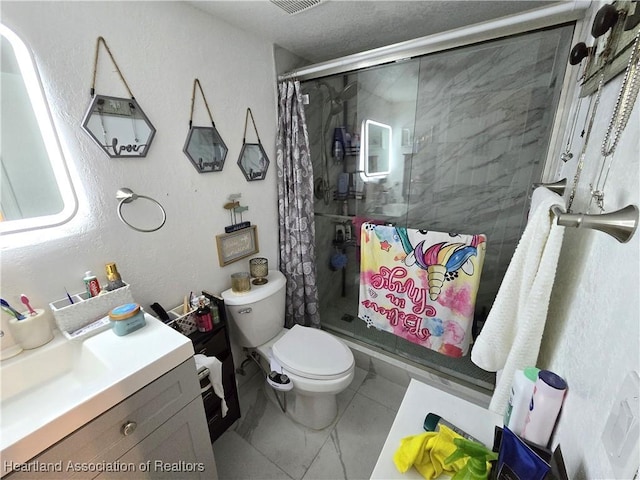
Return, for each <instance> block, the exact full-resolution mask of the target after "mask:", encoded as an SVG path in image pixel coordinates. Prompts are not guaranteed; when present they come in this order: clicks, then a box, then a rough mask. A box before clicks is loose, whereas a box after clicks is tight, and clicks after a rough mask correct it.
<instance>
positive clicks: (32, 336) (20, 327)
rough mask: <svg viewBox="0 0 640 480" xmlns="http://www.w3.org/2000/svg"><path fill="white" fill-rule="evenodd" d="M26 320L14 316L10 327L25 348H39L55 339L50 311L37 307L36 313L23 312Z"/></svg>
mask: <svg viewBox="0 0 640 480" xmlns="http://www.w3.org/2000/svg"><path fill="white" fill-rule="evenodd" d="M22 314H23V315H24V317H25V318H24V320H18V319H16V318H12V319H11V320H9V329H10V330H11V334H12V335H13V338H14V339H15V340H16V342H18V344H19V345H20V346H21V347H22V348H23V349H25V350H30V349H32V348H37V347H40V346H42V345H44V344H45V343H47V342H49V341H51V339H53V332H52V331H51V320H50V315H49V312H46V311H44V310H43V309H41V308H36V315H29V313H28V312H22Z"/></svg>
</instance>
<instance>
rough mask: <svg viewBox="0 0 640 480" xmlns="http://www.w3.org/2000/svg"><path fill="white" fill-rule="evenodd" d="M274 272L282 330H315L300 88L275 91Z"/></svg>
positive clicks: (309, 189)
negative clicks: (283, 285) (281, 289)
mask: <svg viewBox="0 0 640 480" xmlns="http://www.w3.org/2000/svg"><path fill="white" fill-rule="evenodd" d="M276 166H277V174H278V222H279V240H280V271H281V272H282V273H283V274H284V276H285V277H286V279H287V291H286V309H285V326H286V327H292V326H293V325H294V324H300V325H304V326H307V327H316V328H320V314H319V312H318V289H317V287H316V265H315V263H316V262H315V261H316V258H315V257H316V255H315V227H314V223H313V222H314V220H313V168H312V165H311V156H310V154H309V135H308V133H307V121H306V118H305V114H304V106H303V104H302V91H301V88H300V82H298V81H285V82H282V83H280V84H279V85H278V135H277V139H276Z"/></svg>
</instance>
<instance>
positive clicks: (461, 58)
mask: <svg viewBox="0 0 640 480" xmlns="http://www.w3.org/2000/svg"><path fill="white" fill-rule="evenodd" d="M572 32H573V29H572V27H562V28H558V29H554V30H547V31H542V32H537V33H531V34H527V35H522V36H518V37H514V38H507V39H503V40H500V41H496V42H491V43H488V44H482V45H478V46H471V47H466V48H462V49H459V50H455V51H452V52H443V53H438V54H435V55H429V56H425V57H423V58H422V59H421V60H420V86H419V89H418V105H417V115H416V122H415V134H414V138H415V142H414V152H415V153H414V155H413V158H412V160H411V189H410V196H409V199H408V201H409V205H410V206H409V214H408V217H407V226H409V227H412V228H425V229H431V230H440V231H448V232H459V233H469V234H474V233H484V234H485V235H487V239H488V241H487V255H486V257H485V264H484V267H483V272H482V280H481V287H480V291H479V293H478V301H477V311H482V309H483V308H484V309H485V310H488V309H489V308H490V307H491V305H492V303H493V299H494V298H495V295H496V293H497V290H498V288H499V286H500V283H501V281H502V278H503V276H504V273H505V271H506V269H507V266H508V264H509V261H510V260H511V256H512V255H513V252H514V250H515V247H516V246H517V244H518V241H519V239H520V236H521V234H522V231H523V230H524V226H525V224H526V218H527V213H528V208H529V196H530V193H531V185H532V183H534V182H537V181H539V180H540V178H541V174H542V169H543V166H544V165H543V164H544V159H545V157H546V153H547V147H548V143H549V137H550V135H551V129H552V126H553V118H554V114H555V110H556V106H557V103H558V97H559V95H560V88H561V86H562V80H563V75H564V71H565V65H566V63H567V58H568V52H569V48H570V42H571V35H572Z"/></svg>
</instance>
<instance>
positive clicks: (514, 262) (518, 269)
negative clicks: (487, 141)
mask: <svg viewBox="0 0 640 480" xmlns="http://www.w3.org/2000/svg"><path fill="white" fill-rule="evenodd" d="M554 205H558V206H560V207H561V208H562V209H563V210H564V209H565V203H564V200H563V199H562V197H560V196H559V195H557V194H555V193H553V192H551V191H550V190H548V189H547V188H543V187H539V188H537V189H536V190H535V191H534V192H533V196H532V199H531V210H530V213H529V221H528V223H527V226H526V227H525V229H524V233H523V234H522V238H521V239H520V242H519V243H518V246H517V247H516V250H515V252H514V254H513V257H512V259H511V263H510V264H509V267H508V268H507V272H506V274H505V276H504V279H503V280H502V284H501V285H500V289H499V290H498V294H497V295H496V299H495V301H494V303H493V307H492V308H491V311H490V312H489V316H488V317H487V321H486V322H485V324H484V327H483V328H482V331H481V332H480V335H479V336H478V338H477V339H476V341H475V344H474V345H473V349H472V350H471V360H472V361H473V363H475V364H476V365H478V366H479V367H480V368H482V369H484V370H487V371H490V372H497V371H499V370H502V372H499V375H498V378H497V381H496V388H495V391H494V393H493V397H492V398H491V403H490V404H489V409H490V410H492V411H494V412H496V413H498V414H503V413H504V410H505V407H506V405H507V401H508V399H509V391H510V388H511V383H512V381H513V375H514V373H515V371H516V369H521V368H524V367H527V366H534V365H535V364H536V361H537V360H538V353H539V350H540V342H541V340H542V333H543V331H544V325H545V323H546V319H547V310H548V307H549V298H550V296H551V289H552V287H553V282H554V279H555V274H556V268H557V265H558V257H559V256H560V248H561V246H562V238H563V235H564V227H560V226H558V225H556V221H555V216H554V215H553V214H552V213H551V212H550V209H551V207H552V206H554Z"/></svg>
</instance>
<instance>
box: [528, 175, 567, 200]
mask: <svg viewBox="0 0 640 480" xmlns="http://www.w3.org/2000/svg"><path fill="white" fill-rule="evenodd" d="M538 187H545V188H548V189H549V190H551V191H552V192H553V193H557V194H558V195H560V196H563V195H564V191H565V189H566V188H567V179H566V178H563V179H562V180H558V181H557V182H553V183H542V182H540V183H534V184H533V185H531V188H538Z"/></svg>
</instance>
